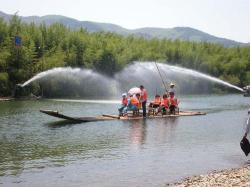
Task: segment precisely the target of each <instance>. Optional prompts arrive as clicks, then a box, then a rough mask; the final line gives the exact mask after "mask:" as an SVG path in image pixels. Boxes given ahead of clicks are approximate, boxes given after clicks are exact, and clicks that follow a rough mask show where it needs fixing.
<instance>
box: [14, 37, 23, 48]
mask: <svg viewBox="0 0 250 187" xmlns="http://www.w3.org/2000/svg"><path fill="white" fill-rule="evenodd" d="M21 42H22V39H21V37H20V36H15V46H20V45H21Z"/></svg>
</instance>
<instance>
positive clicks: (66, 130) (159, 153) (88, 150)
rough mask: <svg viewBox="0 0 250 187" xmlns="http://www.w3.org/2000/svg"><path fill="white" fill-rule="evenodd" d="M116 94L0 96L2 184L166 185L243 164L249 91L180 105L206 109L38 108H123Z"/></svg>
mask: <svg viewBox="0 0 250 187" xmlns="http://www.w3.org/2000/svg"><path fill="white" fill-rule="evenodd" d="M118 106H119V101H116V100H102V101H99V100H63V99H45V100H38V101H8V102H0V185H2V186H8V187H10V186H41V187H42V186H43V187H44V186H85V187H88V186H91V187H100V186H102V187H112V186H122V187H123V186H124V187H127V186H144V187H145V186H146V187H147V186H150V187H151V186H163V185H164V184H166V183H168V182H175V181H178V180H181V179H183V178H184V177H187V176H192V175H196V174H205V173H207V172H209V171H212V170H217V169H226V168H232V167H239V166H242V165H244V164H246V162H247V157H245V156H244V154H243V152H242V151H241V149H240V145H239V143H240V140H241V138H242V135H243V123H244V121H245V119H246V117H247V110H248V108H249V107H250V99H249V98H245V97H243V96H242V95H192V96H182V97H181V103H180V108H181V110H184V109H185V110H193V111H202V112H206V113H207V115H204V116H189V117H180V118H171V119H144V120H135V121H118V120H114V121H102V122H91V123H78V124H71V123H64V122H62V121H60V120H58V119H56V118H53V117H50V116H46V115H44V114H42V113H40V112H39V109H51V110H59V111H61V112H63V113H65V114H68V115H72V116H95V115H100V114H103V113H109V114H111V113H116V112H117V108H118Z"/></svg>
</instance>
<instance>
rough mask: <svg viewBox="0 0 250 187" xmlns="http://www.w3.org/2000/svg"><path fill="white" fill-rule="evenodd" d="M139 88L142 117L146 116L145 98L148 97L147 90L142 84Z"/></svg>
mask: <svg viewBox="0 0 250 187" xmlns="http://www.w3.org/2000/svg"><path fill="white" fill-rule="evenodd" d="M140 89H141V99H140V101H141V104H142V111H143V117H146V103H147V99H148V92H147V90H146V89H145V88H144V86H143V85H141V86H140Z"/></svg>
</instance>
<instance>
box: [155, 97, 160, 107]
mask: <svg viewBox="0 0 250 187" xmlns="http://www.w3.org/2000/svg"><path fill="white" fill-rule="evenodd" d="M154 104H156V105H160V104H161V97H155V100H154Z"/></svg>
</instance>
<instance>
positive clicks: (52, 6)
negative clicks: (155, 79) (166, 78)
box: [0, 0, 250, 42]
mask: <svg viewBox="0 0 250 187" xmlns="http://www.w3.org/2000/svg"><path fill="white" fill-rule="evenodd" d="M0 5H1V6H0V11H3V12H5V13H8V14H14V13H15V12H17V11H18V15H19V16H31V15H38V16H44V15H48V14H57V15H63V16H67V17H71V18H75V19H77V20H80V21H95V22H104V23H113V24H117V25H120V26H122V27H124V28H127V29H135V28H141V27H161V28H172V27H179V26H184V27H192V28H195V29H198V30H201V31H204V32H206V33H209V34H212V35H215V36H218V37H223V38H228V39H232V40H236V41H240V42H250V0H0Z"/></svg>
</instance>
